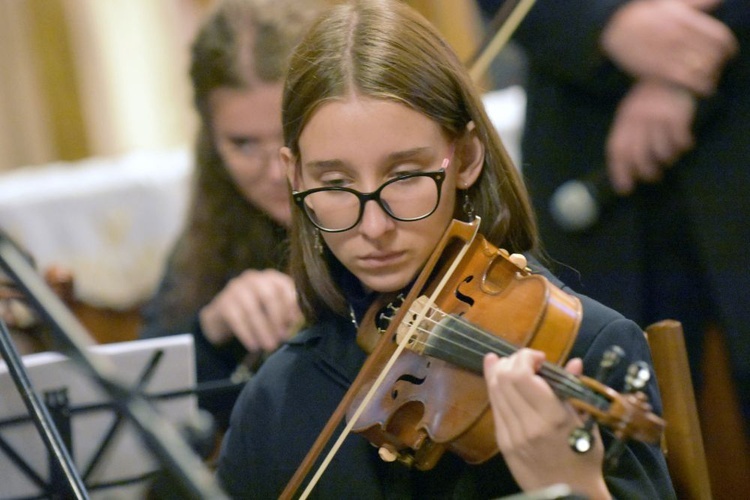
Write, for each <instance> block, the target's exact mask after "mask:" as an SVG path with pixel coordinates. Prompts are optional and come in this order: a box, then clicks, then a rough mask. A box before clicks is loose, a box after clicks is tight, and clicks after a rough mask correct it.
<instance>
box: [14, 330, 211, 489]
mask: <svg viewBox="0 0 750 500" xmlns="http://www.w3.org/2000/svg"><path fill="white" fill-rule="evenodd" d="M91 350H92V352H93V353H96V354H99V355H102V356H106V357H107V358H108V359H109V360H110V361H111V362H112V364H113V365H114V366H115V367H116V369H117V371H118V373H122V374H123V375H124V381H125V383H127V384H129V385H130V386H131V387H133V388H134V389H137V390H139V391H142V392H144V394H146V395H149V394H164V393H174V392H181V391H189V390H190V389H191V388H192V387H193V386H194V384H195V367H194V355H193V338H192V336H191V335H178V336H174V337H165V338H158V339H148V340H138V341H133V342H123V343H118V344H107V345H102V346H94V347H92V348H91ZM23 364H24V367H25V371H26V373H27V374H28V377H29V379H30V381H31V383H32V385H33V387H34V390H35V391H36V392H37V393H38V394H44V395H45V400H46V405H47V407H48V411H49V413H50V417H51V418H52V420H53V421H54V423H55V426H56V427H57V429H58V432H59V434H60V437H61V439H62V441H63V442H64V444H65V445H66V447H67V448H68V449H69V450H70V455H71V458H72V462H73V466H74V467H75V468H76V470H77V471H78V472H79V475H80V478H81V481H82V482H83V483H84V485H85V486H84V487H85V489H86V490H87V491H88V492H89V493H90V495H91V497H92V498H97V497H106V498H143V497H144V496H145V492H146V490H147V487H148V485H149V484H150V480H151V478H152V476H154V474H155V473H156V472H158V471H159V470H160V466H159V464H158V463H157V462H156V461H155V460H154V459H153V458H152V456H151V454H150V453H149V452H148V450H146V449H144V447H143V446H142V444H141V442H140V440H139V439H138V436H137V434H136V431H135V429H134V428H133V426H132V425H131V424H129V423H128V422H127V421H125V420H124V419H123V418H122V415H121V414H119V413H117V412H116V408H114V407H113V405H112V404H111V402H110V400H109V397H108V395H107V394H106V393H104V391H102V390H101V389H100V388H99V387H97V386H96V385H95V384H94V383H93V381H91V379H90V378H89V377H87V376H86V374H85V373H83V372H82V371H81V370H80V369H79V367H78V366H77V365H75V364H74V363H73V362H72V361H71V360H70V359H68V358H66V357H65V356H63V355H62V354H59V353H52V352H47V353H39V354H31V355H27V356H25V357H24V358H23ZM9 377H10V374H9V373H8V370H7V368H6V367H5V366H3V365H2V363H0V448H2V449H0V477H2V478H3V487H2V488H1V489H0V498H2V499H7V498H39V497H42V496H44V495H45V494H48V492H49V491H55V490H57V491H60V490H62V491H64V489H65V487H66V485H65V484H62V483H63V482H64V481H65V478H63V477H60V476H59V471H58V472H57V473H56V472H55V470H54V464H52V463H51V461H50V456H49V453H48V452H47V449H46V447H45V445H44V443H43V442H42V439H41V438H40V435H39V433H38V431H37V429H36V428H35V426H34V423H33V421H32V419H31V418H30V417H29V416H28V412H27V409H26V407H25V405H24V402H23V401H22V400H21V399H22V398H21V396H20V395H19V394H18V391H16V390H15V388H14V387H13V383H12V381H11V380H9ZM156 408H157V409H158V410H159V412H160V413H161V414H162V415H164V416H165V417H166V418H167V419H168V420H170V421H171V422H173V423H174V424H175V425H180V424H182V423H184V422H185V421H186V419H190V418H192V417H194V416H195V415H196V413H197V404H196V398H195V396H193V395H190V394H186V395H185V396H183V397H180V398H173V399H166V400H162V401H159V402H158V403H156ZM3 451H5V453H3ZM56 474H58V475H56Z"/></svg>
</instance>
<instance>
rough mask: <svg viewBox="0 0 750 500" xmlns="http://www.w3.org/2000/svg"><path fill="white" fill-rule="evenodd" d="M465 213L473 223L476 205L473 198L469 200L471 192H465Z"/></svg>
mask: <svg viewBox="0 0 750 500" xmlns="http://www.w3.org/2000/svg"><path fill="white" fill-rule="evenodd" d="M463 209H464V213H465V214H466V218H467V219H468V221H469V222H472V221H473V220H474V217H475V214H474V204H473V203H472V202H471V198H469V190H468V189H467V190H465V191H464V206H463Z"/></svg>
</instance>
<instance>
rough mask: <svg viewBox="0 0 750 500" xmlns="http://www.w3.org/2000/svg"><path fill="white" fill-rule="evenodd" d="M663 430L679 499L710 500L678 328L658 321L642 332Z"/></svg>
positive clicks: (703, 456)
mask: <svg viewBox="0 0 750 500" xmlns="http://www.w3.org/2000/svg"><path fill="white" fill-rule="evenodd" d="M646 336H647V337H648V343H649V346H650V348H651V355H652V358H653V363H654V370H655V371H656V377H657V379H658V382H659V391H660V392H661V398H662V403H663V406H664V419H665V420H666V422H667V427H666V429H665V433H664V439H663V440H662V447H663V448H664V451H665V454H666V457H667V466H668V467H669V473H670V475H671V476H672V483H673V484H674V487H675V490H676V492H677V498H680V499H696V500H705V499H711V498H712V497H711V485H710V481H709V475H708V465H707V462H706V456H705V451H704V449H703V438H702V435H701V428H700V422H699V420H698V409H697V405H696V401H695V394H694V392H693V383H692V379H691V377H690V368H689V366H688V358H687V352H686V350H685V339H684V337H683V332H682V324H681V323H680V322H679V321H675V320H670V319H667V320H662V321H659V322H657V323H654V324H652V325H649V326H648V327H647V328H646Z"/></svg>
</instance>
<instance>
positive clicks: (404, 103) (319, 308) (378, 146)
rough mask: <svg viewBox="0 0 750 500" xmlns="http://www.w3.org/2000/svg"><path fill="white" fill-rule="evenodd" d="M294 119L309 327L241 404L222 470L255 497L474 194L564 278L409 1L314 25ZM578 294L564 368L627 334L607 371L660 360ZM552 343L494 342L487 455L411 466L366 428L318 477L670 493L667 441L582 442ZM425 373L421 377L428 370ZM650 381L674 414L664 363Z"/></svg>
mask: <svg viewBox="0 0 750 500" xmlns="http://www.w3.org/2000/svg"><path fill="white" fill-rule="evenodd" d="M283 125H284V140H285V144H286V147H284V148H282V150H281V156H282V159H283V161H284V163H285V165H286V168H287V173H288V178H289V182H290V184H291V186H292V190H293V195H294V196H293V197H294V203H295V209H294V212H293V230H292V239H291V262H292V275H293V277H294V279H295V281H296V283H297V286H298V291H299V294H300V303H301V307H302V309H303V313H304V315H305V318H306V320H307V326H306V327H305V329H304V330H303V331H302V332H300V333H299V334H298V335H297V336H296V337H295V338H294V339H292V340H291V341H290V342H289V343H288V344H287V345H285V346H284V347H282V348H281V349H280V350H279V351H277V352H276V353H275V354H274V355H272V356H271V357H270V358H269V360H268V361H267V362H266V363H265V364H264V365H263V367H262V368H261V370H260V371H259V372H258V373H257V374H256V375H255V377H254V378H253V379H252V380H251V381H250V382H249V383H248V385H247V386H246V388H245V390H244V391H243V393H242V394H241V396H240V398H239V400H238V402H237V405H236V406H235V409H234V412H233V415H232V419H231V423H230V429H229V432H228V434H227V435H226V437H225V440H224V443H223V447H222V451H221V456H220V459H219V466H218V471H217V472H218V477H219V480H220V482H221V484H222V485H223V487H224V488H225V489H226V490H227V492H228V493H229V494H230V495H232V496H234V497H242V498H277V497H278V496H279V495H280V493H281V492H282V491H283V490H284V488H285V486H286V485H287V483H288V482H289V481H290V479H291V478H292V476H293V475H294V473H295V471H296V470H297V468H298V466H299V465H300V463H301V462H302V461H303V459H304V458H305V455H306V453H307V452H308V450H309V449H310V448H311V446H312V445H313V442H314V441H315V440H316V436H318V434H319V433H320V432H321V430H322V429H323V428H324V427H325V426H326V422H327V421H328V419H329V417H330V415H331V414H332V413H334V411H335V410H336V408H337V405H339V402H340V401H341V400H342V398H343V397H344V396H345V394H346V393H347V389H348V388H349V387H350V385H352V381H354V380H355V378H357V375H358V373H360V370H362V369H363V364H364V365H367V358H368V353H367V352H365V350H364V349H363V348H362V347H360V345H359V344H358V343H357V331H358V326H359V325H361V324H362V322H363V321H366V320H365V315H366V313H367V312H368V310H369V309H370V307H371V305H372V304H373V303H374V302H376V301H378V300H380V299H381V298H382V297H383V296H389V297H390V296H392V295H395V294H397V293H398V292H405V293H406V292H408V291H409V289H410V288H411V287H412V284H413V283H414V281H415V279H417V276H418V275H419V274H420V271H421V270H422V269H423V268H424V267H425V265H426V263H427V262H428V259H429V258H430V257H431V255H432V253H433V250H434V249H435V248H436V247H437V246H438V245H439V242H440V241H441V238H442V236H443V234H444V233H445V232H446V229H447V228H448V227H449V226H450V225H451V224H452V221H453V220H454V219H467V220H468V219H469V218H470V215H469V214H466V213H465V212H466V211H468V212H473V214H476V215H477V216H479V217H480V218H481V221H482V222H481V225H480V226H479V232H480V233H481V235H482V236H483V237H484V238H486V240H487V241H488V242H490V243H492V244H493V245H495V246H497V247H500V248H504V249H507V250H508V251H510V252H517V253H523V254H525V255H526V256H528V259H529V264H528V265H529V266H530V268H531V269H532V274H535V275H537V274H541V275H544V276H546V277H547V278H548V279H549V280H550V281H551V282H554V283H555V284H556V286H558V287H561V288H563V285H562V283H559V282H555V281H554V278H552V277H551V276H550V275H549V274H548V273H547V271H546V270H545V269H544V268H543V267H542V266H540V265H539V264H538V263H537V262H536V261H535V260H534V259H533V257H532V254H533V253H534V251H535V250H536V249H537V246H538V242H537V234H536V228H535V224H534V217H533V214H532V212H531V209H530V205H529V201H528V198H527V194H526V190H525V188H524V185H523V183H522V181H521V179H520V176H519V174H518V172H517V171H516V169H515V167H514V166H513V165H512V164H511V162H510V160H509V158H508V156H507V154H506V153H505V151H504V149H503V146H502V143H501V141H500V139H499V138H498V136H497V133H496V132H495V129H494V128H493V126H492V124H491V123H490V121H489V119H488V118H487V115H486V114H485V111H484V109H483V107H482V103H481V99H480V97H479V95H478V93H477V90H476V89H475V88H474V86H473V84H472V83H471V81H470V79H469V77H468V76H467V73H466V71H465V69H464V67H463V66H462V64H461V63H460V61H459V60H458V59H457V58H456V56H455V55H454V53H453V52H452V51H451V50H450V48H449V47H448V45H447V43H446V42H445V41H444V40H443V39H442V38H441V37H440V35H439V34H438V33H437V32H436V30H435V29H434V28H433V27H431V26H430V25H429V24H428V23H427V22H426V21H425V20H424V19H423V18H421V17H420V16H418V15H417V14H415V13H414V12H413V11H412V10H411V9H410V8H408V7H407V6H405V5H404V4H402V3H401V2H398V1H392V2H391V1H360V2H354V3H351V4H343V5H340V6H337V7H335V8H333V9H332V10H330V11H329V12H327V13H326V14H325V15H323V17H322V18H320V19H319V20H318V22H316V23H315V24H314V25H313V27H312V28H311V30H310V31H309V32H308V34H307V35H306V37H305V39H303V41H302V42H301V43H300V45H299V46H298V47H297V49H296V52H295V53H294V55H293V57H292V60H291V65H290V69H289V72H288V75H287V80H286V84H285V90H284V98H283ZM525 265H526V264H525V262H522V263H521V268H523V267H525ZM563 289H564V290H565V291H566V292H567V294H570V295H571V296H574V295H575V294H574V292H573V291H571V290H570V289H567V288H563ZM577 297H578V299H579V300H580V304H582V311H583V313H582V318H581V320H580V328H578V331H577V336H576V337H575V341H574V343H573V345H572V350H571V351H570V355H569V357H570V358H571V361H569V362H568V365H567V369H568V370H569V371H570V372H573V373H575V374H576V375H577V374H579V373H581V372H583V373H584V374H589V375H592V374H594V373H595V372H596V371H597V370H598V366H599V362H600V359H601V358H602V356H603V353H604V352H605V350H606V349H607V348H608V347H609V346H611V345H613V344H617V345H619V346H620V347H621V348H622V349H623V350H624V351H625V361H624V362H623V363H620V364H619V365H617V367H616V368H615V369H614V376H613V377H610V380H612V381H613V382H612V383H609V384H608V385H610V386H611V387H613V388H614V389H616V390H620V389H621V388H622V382H621V380H622V378H623V377H622V374H623V373H624V371H625V366H626V365H627V364H628V362H629V360H645V361H646V362H648V361H649V360H650V357H649V351H648V346H647V344H646V342H645V339H644V336H643V333H642V331H641V330H640V328H639V327H638V326H637V325H636V324H634V323H633V322H631V321H629V320H626V319H625V318H623V317H622V316H621V315H619V314H618V313H616V312H614V311H612V310H610V309H608V308H606V307H604V306H602V305H601V304H598V303H596V302H594V301H593V300H591V299H588V298H586V297H584V296H580V295H578V296H577ZM578 299H577V300H578ZM576 303H578V302H577V301H576ZM392 305H393V304H392ZM397 306H398V305H397V304H396V305H394V308H396V307H397ZM521 307H523V304H521ZM543 359H544V354H543V353H541V352H538V351H534V350H531V349H520V350H518V351H517V352H516V353H514V354H511V355H509V356H507V357H502V358H500V357H498V356H497V355H494V354H488V355H486V356H485V358H484V370H483V372H484V379H482V378H481V377H482V375H481V374H480V375H479V380H480V381H481V382H482V384H481V385H482V391H483V394H482V396H483V397H484V399H485V401H486V400H487V399H489V401H490V402H491V411H492V414H491V416H490V420H493V421H494V431H492V432H491V433H490V435H489V436H488V438H487V439H488V440H490V441H493V443H492V444H493V446H494V445H496V449H497V451H498V452H497V453H494V454H493V456H492V457H490V458H489V459H487V460H483V461H481V463H468V461H467V460H464V459H463V458H461V457H460V456H459V454H457V453H445V454H444V455H443V456H441V457H440V459H439V460H437V462H436V463H435V464H432V465H431V466H430V467H429V468H425V467H421V468H420V467H406V466H404V464H403V463H401V462H402V461H403V460H395V461H393V462H389V461H387V460H384V459H383V458H387V457H385V456H383V454H382V453H380V454H379V450H378V447H375V446H372V445H371V443H370V442H368V439H366V438H365V437H363V436H362V435H358V434H353V435H349V436H348V437H346V438H345V439H343V441H342V444H341V446H340V447H339V448H338V450H337V452H336V453H335V454H334V455H333V456H331V457H330V461H329V463H328V465H327V468H326V470H325V472H323V473H322V474H321V475H320V477H319V479H318V480H317V482H316V485H315V487H314V489H313V490H312V493H311V494H312V495H313V496H314V497H316V498H496V497H501V496H504V495H508V494H512V493H516V492H518V491H522V490H524V491H532V490H537V489H541V488H544V487H547V486H550V485H553V484H558V483H565V484H567V485H569V486H570V488H571V489H572V491H574V492H575V493H576V494H580V495H584V496H586V497H588V498H610V497H616V498H634V497H637V498H670V497H673V496H674V493H673V491H672V487H671V484H670V480H669V476H668V473H667V471H666V466H665V462H664V457H663V455H662V453H661V451H660V448H659V446H658V444H649V443H644V442H641V441H634V440H631V441H628V442H627V443H626V444H625V446H624V449H623V450H622V453H621V454H620V455H619V460H618V461H617V464H616V465H615V466H613V467H610V468H607V469H606V470H605V469H604V467H603V461H604V453H605V451H604V450H605V448H607V447H608V446H609V445H610V443H611V442H612V441H613V439H612V436H613V435H612V433H611V432H610V431H609V430H608V429H607V428H605V427H602V428H601V429H598V428H597V426H596V425H594V426H593V430H592V433H593V437H594V439H593V441H592V442H593V447H592V449H591V450H590V451H588V452H586V453H577V452H575V451H573V450H572V449H571V446H570V445H569V437H570V436H571V433H572V432H573V431H574V430H575V429H577V428H579V427H581V425H582V420H583V419H584V418H585V417H582V416H581V415H580V413H579V412H577V411H576V410H575V409H574V408H573V406H572V405H571V404H570V403H569V402H568V401H566V400H563V399H562V398H560V397H558V396H557V395H556V394H555V392H554V391H553V390H552V388H551V386H550V385H549V384H548V383H547V381H545V380H544V379H543V378H542V377H541V376H540V375H539V374H538V372H539V371H540V369H541V366H542V361H543ZM481 361H482V359H481V357H480V365H481ZM480 371H482V370H480ZM561 371H562V372H563V373H568V372H565V370H562V369H561ZM416 378H417V377H415V376H412V377H411V379H412V383H413V384H414V385H415V386H417V385H419V384H420V383H422V382H423V380H416ZM485 380H486V383H485V382H484V381H485ZM618 386H619V387H618ZM643 392H644V393H645V394H646V395H647V396H648V397H649V398H650V402H651V404H652V405H653V409H654V412H655V413H659V412H660V400H659V395H658V390H657V388H656V384H655V382H654V381H653V379H652V380H651V381H650V382H649V383H648V385H646V387H645V388H644V389H643ZM394 397H395V395H394ZM438 397H439V394H431V395H428V396H427V397H426V398H425V404H427V403H429V402H430V401H429V400H430V399H436V398H438ZM487 415H490V414H489V413H487ZM338 427H339V428H343V427H344V422H342V423H341V424H339V426H338ZM380 451H381V452H382V448H381V450H380ZM422 469H427V470H422Z"/></svg>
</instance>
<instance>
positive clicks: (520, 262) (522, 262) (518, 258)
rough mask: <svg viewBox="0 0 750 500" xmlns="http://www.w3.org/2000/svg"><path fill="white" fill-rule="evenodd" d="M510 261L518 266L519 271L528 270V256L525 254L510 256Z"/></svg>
mask: <svg viewBox="0 0 750 500" xmlns="http://www.w3.org/2000/svg"><path fill="white" fill-rule="evenodd" d="M508 259H509V260H510V261H511V262H512V263H514V264H515V265H516V266H518V268H519V269H521V270H525V269H526V264H527V263H528V261H527V260H526V256H524V255H523V254H520V253H513V254H510V256H509V257H508Z"/></svg>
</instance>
